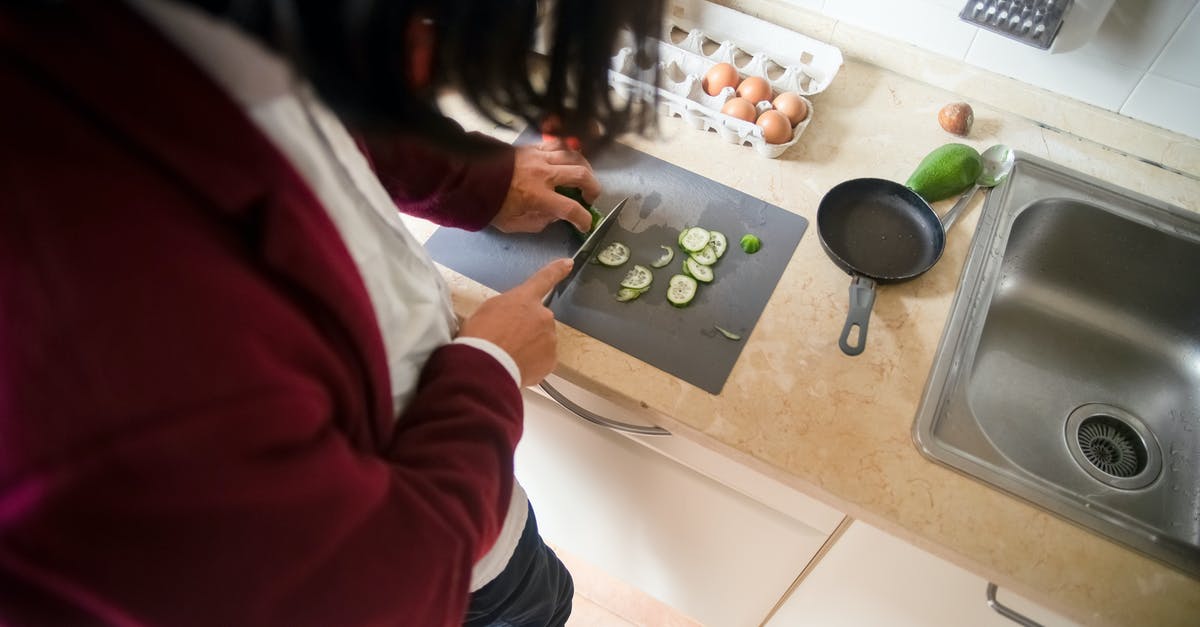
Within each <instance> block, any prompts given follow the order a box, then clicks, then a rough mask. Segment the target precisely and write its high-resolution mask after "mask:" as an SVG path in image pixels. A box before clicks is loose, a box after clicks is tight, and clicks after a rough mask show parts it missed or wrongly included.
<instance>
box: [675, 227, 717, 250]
mask: <svg viewBox="0 0 1200 627" xmlns="http://www.w3.org/2000/svg"><path fill="white" fill-rule="evenodd" d="M710 237H711V236H710V235H709V232H708V230H707V229H702V228H700V227H698V226H693V227H692V228H690V229H686V230H685V231H684V232H683V233H680V234H679V246H680V247H681V248H683V249H684V250H686V251H688V252H689V253H694V252H696V251H698V250H704V247H705V246H708V240H709V238H710Z"/></svg>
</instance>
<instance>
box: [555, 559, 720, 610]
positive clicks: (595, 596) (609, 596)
mask: <svg viewBox="0 0 1200 627" xmlns="http://www.w3.org/2000/svg"><path fill="white" fill-rule="evenodd" d="M554 551H555V553H557V554H558V557H559V559H561V560H562V561H563V563H564V564H566V565H567V569H568V570H570V571H571V577H572V578H573V579H574V581H575V599H574V601H573V602H572V603H573V605H572V611H571V618H570V619H569V620H568V621H567V627H702V626H701V625H700V623H698V622H696V621H694V620H692V619H691V618H688V617H687V616H685V615H683V614H682V613H680V612H679V611H678V610H676V609H675V608H672V607H671V606H669V605H666V604H665V603H663V602H661V601H659V600H658V599H655V598H654V597H651V596H650V595H648V594H646V593H645V592H642V591H641V590H638V589H637V588H634V587H632V586H630V585H628V584H626V583H625V582H623V581H620V580H618V579H616V578H614V577H612V576H610V575H608V574H607V573H605V572H603V571H601V570H600V569H598V568H596V567H595V566H593V565H591V564H589V563H587V562H585V561H583V560H581V559H579V558H578V557H576V556H574V555H571V554H569V553H566V552H564V551H563V550H562V549H560V548H558V547H554Z"/></svg>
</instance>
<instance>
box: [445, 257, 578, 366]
mask: <svg viewBox="0 0 1200 627" xmlns="http://www.w3.org/2000/svg"><path fill="white" fill-rule="evenodd" d="M571 265H572V262H571V260H570V259H558V260H555V261H552V262H550V263H548V264H546V265H545V266H542V268H541V269H540V270H538V271H537V272H535V273H534V274H533V276H531V277H529V278H528V279H526V280H525V282H524V283H522V284H520V285H518V286H516V287H514V288H512V289H511V290H508V291H507V292H504V293H503V294H500V295H499V296H494V297H492V298H489V299H487V300H486V301H484V302H483V304H482V305H480V306H479V309H477V310H476V311H475V313H474V314H472V315H471V316H470V317H469V318H467V319H466V320H465V321H464V322H463V324H462V328H461V329H460V330H459V334H458V335H459V337H477V338H480V339H484V340H488V341H489V342H491V343H493V344H495V345H496V346H499V347H500V348H502V349H504V350H505V352H507V353H508V354H509V355H510V356H511V357H512V358H513V361H515V362H517V368H518V369H519V370H520V371H521V386H522V387H524V386H529V385H533V384H535V383H538V382H539V381H541V380H542V379H544V378H546V375H548V374H550V372H551V371H552V370H554V365H555V363H557V359H558V357H557V354H556V349H557V347H558V335H557V330H556V328H555V326H554V314H553V313H552V312H551V311H550V310H549V309H547V308H546V307H545V306H544V305H542V298H543V297H545V296H546V294H547V293H549V292H550V290H551V289H553V288H554V286H555V285H557V284H558V282H559V281H562V280H563V279H565V278H567V274H569V273H570V272H571Z"/></svg>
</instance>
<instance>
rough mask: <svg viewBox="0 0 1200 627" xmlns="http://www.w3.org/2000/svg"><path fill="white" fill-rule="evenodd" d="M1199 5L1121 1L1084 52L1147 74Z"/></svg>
mask: <svg viewBox="0 0 1200 627" xmlns="http://www.w3.org/2000/svg"><path fill="white" fill-rule="evenodd" d="M1195 6H1196V0H1117V2H1116V3H1114V4H1113V7H1112V9H1111V10H1109V12H1108V17H1106V18H1105V20H1104V23H1103V24H1101V25H1100V31H1099V32H1097V33H1096V35H1095V37H1094V38H1093V39H1092V41H1090V42H1089V43H1088V44H1087V45H1086V46H1085V47H1084V48H1082V49H1080V52H1087V53H1088V54H1092V55H1095V56H1098V57H1101V58H1104V59H1107V60H1109V61H1112V62H1114V63H1119V64H1121V65H1124V66H1129V67H1133V68H1138V69H1139V70H1140V71H1141V73H1145V72H1146V70H1149V69H1150V66H1151V65H1152V64H1153V63H1154V60H1155V59H1156V58H1157V57H1158V55H1159V53H1161V52H1162V51H1163V46H1165V45H1166V44H1167V41H1168V40H1170V39H1171V35H1173V34H1174V33H1175V31H1176V30H1178V29H1179V25H1180V24H1181V23H1182V22H1183V21H1184V19H1185V18H1187V16H1188V13H1189V12H1191V11H1192V8H1193V7H1195ZM1069 17H1070V16H1069V15H1068V18H1069Z"/></svg>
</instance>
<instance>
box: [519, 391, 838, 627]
mask: <svg viewBox="0 0 1200 627" xmlns="http://www.w3.org/2000/svg"><path fill="white" fill-rule="evenodd" d="M672 437H674V436H672ZM516 463H517V477H518V479H519V480H520V481H521V484H522V485H523V486H524V487H525V490H526V492H527V493H528V494H529V499H530V502H532V503H533V508H534V511H535V512H536V513H537V517H538V523H539V525H540V527H541V531H542V536H543V537H544V538H546V540H547V541H549V542H550V543H552V544H556V545H559V546H561V547H562V548H564V549H565V550H567V551H569V552H570V553H572V554H574V555H577V556H579V557H581V558H583V559H584V560H586V561H588V562H590V563H592V564H594V565H595V566H597V567H598V568H600V569H601V570H603V571H605V572H607V573H608V574H610V575H613V576H615V577H617V578H619V579H621V580H623V581H625V582H626V583H628V584H630V585H632V586H634V587H636V588H639V589H641V590H643V591H645V592H646V593H648V594H650V595H651V596H654V597H655V598H657V599H659V600H660V601H662V602H664V603H666V604H668V605H670V606H672V607H674V608H676V609H678V610H680V611H681V612H683V613H684V614H686V615H688V616H690V617H692V618H694V619H696V620H698V621H700V622H702V623H704V624H706V625H713V626H717V627H742V626H745V627H756V626H757V625H759V624H760V623H761V621H762V620H763V619H764V618H766V616H767V614H768V612H770V610H771V608H773V607H774V606H775V603H776V602H777V601H778V600H779V598H780V597H782V596H783V594H784V593H785V592H786V591H787V589H788V587H789V586H790V585H791V584H792V582H793V581H794V580H795V578H796V576H797V575H798V574H799V573H800V571H801V570H803V569H804V567H805V565H807V564H808V562H809V560H810V559H811V558H812V556H813V555H814V554H815V553H816V551H817V550H818V549H819V548H820V547H821V545H822V544H823V543H824V541H825V540H826V538H827V536H828V534H827V533H826V532H822V531H818V530H816V529H814V528H812V527H810V526H808V525H804V524H801V523H799V522H797V521H796V520H795V519H793V518H791V517H789V516H786V515H784V514H782V513H780V512H779V511H776V510H775V509H772V508H768V507H764V506H763V505H761V504H759V503H757V502H755V501H753V500H751V499H749V498H747V497H745V496H744V495H742V494H740V493H738V492H735V491H734V490H731V489H729V488H726V487H725V486H722V485H720V484H719V483H717V482H715V481H713V480H711V479H709V478H707V477H705V476H703V475H701V474H699V473H696V472H694V471H692V470H691V469H689V468H687V467H685V466H682V465H680V464H678V463H676V462H675V461H673V460H671V459H668V458H666V457H664V456H663V455H660V454H658V453H656V452H654V451H652V450H650V449H648V448H646V447H644V446H641V445H639V444H637V443H635V442H633V441H631V440H629V439H628V438H626V437H624V436H621V435H618V434H616V433H613V432H611V431H609V430H607V429H603V428H600V427H596V426H593V425H591V424H589V423H585V422H583V421H581V420H580V419H579V418H577V417H575V416H573V415H571V414H569V413H567V412H566V411H564V410H562V409H561V408H559V407H558V406H557V405H555V404H553V402H552V401H550V400H549V399H547V398H545V397H543V396H540V395H538V394H533V393H528V392H527V393H526V394H525V435H524V437H523V438H522V440H521V444H520V446H519V447H518V448H517V458H516Z"/></svg>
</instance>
